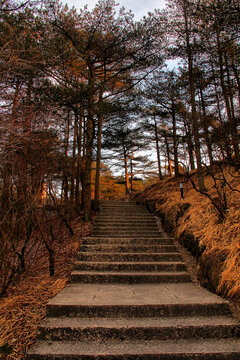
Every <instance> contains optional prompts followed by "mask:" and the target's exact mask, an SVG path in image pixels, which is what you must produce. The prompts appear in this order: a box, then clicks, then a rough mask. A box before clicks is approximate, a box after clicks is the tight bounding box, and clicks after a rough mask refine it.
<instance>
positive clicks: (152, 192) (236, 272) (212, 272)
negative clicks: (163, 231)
mask: <svg viewBox="0 0 240 360" xmlns="http://www.w3.org/2000/svg"><path fill="white" fill-rule="evenodd" d="M213 172H214V174H215V177H219V178H220V177H222V175H221V173H219V168H218V167H216V168H215V169H213ZM224 174H225V176H226V179H227V181H228V182H229V184H230V185H231V186H232V187H233V188H234V189H235V190H238V191H232V190H231V189H230V188H229V186H228V185H227V186H226V195H227V204H228V208H227V211H226V213H225V216H226V217H225V219H224V220H223V221H221V220H220V219H219V217H218V213H217V211H216V209H215V208H214V206H213V205H212V203H211V201H210V200H209V199H208V198H207V197H206V196H204V195H201V194H199V193H198V192H197V191H196V190H194V189H193V187H192V185H191V183H190V181H188V182H187V181H186V179H184V178H181V179H180V180H179V179H178V180H176V179H174V178H167V179H165V180H162V181H161V182H159V183H157V184H155V185H153V186H150V187H148V188H146V189H145V190H144V191H143V192H141V193H138V194H137V195H136V196H135V197H136V199H137V200H138V201H139V202H147V203H148V206H150V207H152V208H154V209H153V210H154V211H155V212H156V213H157V214H158V215H160V216H161V217H162V219H163V222H164V223H165V225H167V227H168V228H169V227H172V230H173V232H174V236H175V237H176V238H177V239H178V240H179V241H180V242H181V243H182V244H184V246H185V247H187V248H188V250H190V251H191V252H192V253H193V254H194V255H195V256H197V257H198V275H199V277H200V280H201V283H202V285H204V286H207V287H208V288H209V289H210V290H214V291H216V292H217V293H218V294H221V295H223V296H228V297H240V192H239V191H240V182H239V176H238V177H237V175H236V174H234V176H231V175H230V173H229V169H228V168H224ZM193 179H194V180H195V182H196V183H197V180H196V175H195V174H193ZM179 181H182V182H184V200H181V197H180V190H179ZM217 185H218V186H219V189H221V188H220V186H221V182H220V181H218V182H217ZM205 186H206V187H207V189H208V193H209V194H211V196H213V198H214V199H215V201H218V200H219V197H218V195H217V191H216V188H215V187H214V181H213V179H212V177H211V176H206V177H205Z"/></svg>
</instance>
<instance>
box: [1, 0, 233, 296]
mask: <svg viewBox="0 0 240 360" xmlns="http://www.w3.org/2000/svg"><path fill="white" fill-rule="evenodd" d="M239 24H240V2H239V0H230V1H229V0H168V1H167V4H166V7H165V8H164V9H163V10H157V9H156V10H155V11H154V12H153V13H148V14H147V15H146V16H144V17H143V18H142V19H141V20H139V21H135V20H134V14H133V13H132V12H131V11H127V10H125V9H124V8H120V7H119V5H118V4H117V3H116V2H115V1H114V0H100V1H99V2H98V3H97V4H96V6H95V8H94V9H93V10H92V11H89V10H88V8H87V7H84V8H82V9H80V10H77V9H75V8H72V9H69V8H68V7H67V6H63V5H62V4H61V3H60V2H58V1H57V0H53V1H47V0H36V1H31V0H29V1H24V2H21V1H12V0H1V1H0V44H1V47H0V98H1V100H0V148H1V152H0V159H1V161H0V275H1V280H0V295H1V296H3V295H5V294H6V293H7V290H8V288H9V287H10V286H12V284H13V283H15V282H16V281H17V279H19V277H21V276H22V274H24V273H25V272H26V271H27V269H28V266H30V264H31V266H33V264H34V262H36V261H37V259H38V257H37V253H38V249H39V247H43V248H44V249H45V251H46V253H47V257H48V261H49V264H48V266H49V273H50V275H51V276H53V275H54V272H55V270H56V269H55V268H56V266H55V265H56V264H55V262H56V259H55V252H54V251H55V248H54V246H53V244H55V243H56V239H57V237H58V235H59V231H60V232H61V231H62V230H60V229H62V228H61V226H62V227H63V228H64V232H65V231H66V234H67V235H66V236H70V237H74V236H76V233H77V234H79V229H77V231H76V230H75V227H74V225H73V223H74V221H76V219H78V220H79V222H80V223H81V226H82V229H87V226H88V225H87V224H88V222H89V220H91V219H92V216H93V214H94V212H93V211H95V212H96V211H97V210H98V209H99V202H100V200H101V199H111V198H118V197H120V196H121V195H123V194H125V195H127V196H130V195H132V194H133V193H134V192H136V191H137V190H139V189H141V190H142V189H144V187H145V186H146V185H149V184H152V183H154V182H157V180H164V179H166V178H177V179H180V180H179V181H183V180H181V179H183V178H184V179H187V180H188V183H189V184H191V186H192V188H193V189H194V190H195V191H196V192H198V193H200V194H202V195H203V196H204V197H206V198H208V199H209V200H210V202H211V204H212V205H213V207H214V209H215V210H216V212H217V214H218V219H219V222H222V221H224V219H225V218H226V213H227V211H228V198H227V191H231V192H232V193H238V192H239V190H237V187H234V185H232V182H231V181H232V180H234V184H236V182H239V168H240V154H239V125H240V121H239V116H240V68H239V64H240V45H239V44H240V43H239V40H240V33H239ZM213 167H215V168H217V175H216V172H214V171H213V170H212V169H213ZM192 174H194V176H192ZM206 176H210V177H211V178H212V180H213V182H214V184H215V190H216V193H215V194H214V195H213V194H212V193H210V192H209V191H208V190H209V189H208V183H207V181H206ZM84 224H85V225H84ZM81 231H82V230H81ZM83 231H85V230H83ZM86 231H88V230H86Z"/></svg>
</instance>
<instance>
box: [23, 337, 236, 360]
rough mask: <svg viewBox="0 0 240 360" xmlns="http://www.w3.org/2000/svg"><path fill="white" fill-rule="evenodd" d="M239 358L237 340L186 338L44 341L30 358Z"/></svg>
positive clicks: (176, 359)
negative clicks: (128, 340)
mask: <svg viewBox="0 0 240 360" xmlns="http://www.w3.org/2000/svg"><path fill="white" fill-rule="evenodd" d="M29 359H32V360H38V359H39V360H40V359H41V360H43V359H45V360H46V359H48V360H52V359H54V360H60V359H61V360H63V359H65V360H72V359H74V360H75V359H81V360H93V359H95V360H96V359H97V360H100V359H101V360H105V359H107V360H110V359H111V360H112V359H118V360H119V359H121V360H123V359H124V360H193V359H194V360H239V359H240V342H239V340H237V339H224V340H223V339H219V340H216V339H204V340H201V339H186V340H185V339H183V340H162V341H160V340H152V341H144V340H142V341H141V340H140V341H135V342H133V341H131V342H127V341H122V340H121V339H119V340H118V341H117V340H116V341H114V340H112V341H110V340H109V341H107V342H100V341H99V342H94V343H93V342H91V341H89V342H78V341H77V342H76V341H53V342H47V341H45V342H44V341H41V342H39V343H38V344H36V345H35V346H34V347H33V348H32V349H31V350H30V352H29V356H28V360H29Z"/></svg>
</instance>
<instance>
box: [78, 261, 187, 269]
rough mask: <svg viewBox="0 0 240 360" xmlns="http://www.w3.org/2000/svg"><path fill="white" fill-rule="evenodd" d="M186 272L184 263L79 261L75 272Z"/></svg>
mask: <svg viewBox="0 0 240 360" xmlns="http://www.w3.org/2000/svg"><path fill="white" fill-rule="evenodd" d="M139 269H141V270H146V271H162V270H168V271H184V270H185V271H186V265H185V263H184V262H180V261H178V262H153V263H149V262H115V263H112V262H93V261H92V262H91V261H89V262H87V261H83V262H81V261H77V262H76V264H75V270H99V271H100V270H101V271H121V270H128V271H137V270H139Z"/></svg>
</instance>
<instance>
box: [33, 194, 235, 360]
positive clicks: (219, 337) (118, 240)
mask: <svg viewBox="0 0 240 360" xmlns="http://www.w3.org/2000/svg"><path fill="white" fill-rule="evenodd" d="M71 280H72V281H71V283H70V284H69V285H68V286H67V287H66V288H65V289H64V290H63V291H62V292H61V293H59V294H58V295H57V296H56V297H55V298H53V299H52V300H51V301H50V302H49V304H48V305H47V317H46V318H45V320H44V321H43V322H42V323H41V325H40V327H39V331H38V338H37V342H36V343H35V344H34V346H33V347H32V348H31V349H30V350H29V352H28V357H27V358H28V359H31V360H33V359H48V360H50V359H51V360H52V359H66V360H67V359H69V360H70V359H80V360H85V359H99V360H100V359H109V360H110V359H111V360H112V359H126V360H130V359H131V360H138V359H139V360H140V359H145V360H151V359H152V360H158V359H159V360H160V359H161V360H173V359H175V360H186V359H188V360H190V359H191V360H192V359H195V360H196V359H197V360H198V359H199V360H200V359H201V360H203V359H204V360H210V359H211V360H213V359H214V360H215V359H216V360H220V359H221V360H237V359H238V360H239V359H240V340H239V335H240V326H239V324H238V323H237V321H236V320H234V319H233V318H232V317H231V315H230V312H229V304H228V302H227V301H225V300H223V299H221V298H220V297H218V296H216V295H214V294H212V293H209V292H208V291H207V290H205V289H202V288H201V287H198V286H196V285H195V284H192V283H191V280H190V277H189V275H188V273H187V272H186V268H185V265H184V263H183V262H182V259H181V256H180V254H179V252H178V251H177V248H176V246H175V245H174V243H173V240H172V239H171V238H168V237H166V236H165V235H164V233H162V232H161V231H159V230H158V228H157V225H156V222H155V219H154V217H153V216H152V215H150V214H149V213H148V212H147V211H146V210H145V208H144V207H142V206H138V205H136V204H134V203H131V202H117V201H105V202H102V210H101V212H100V215H99V216H98V218H97V220H96V222H95V225H94V228H93V233H92V236H91V237H88V238H85V239H84V243H83V245H82V247H81V249H80V252H79V258H78V261H77V263H76V267H75V270H74V271H73V273H72V278H71Z"/></svg>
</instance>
